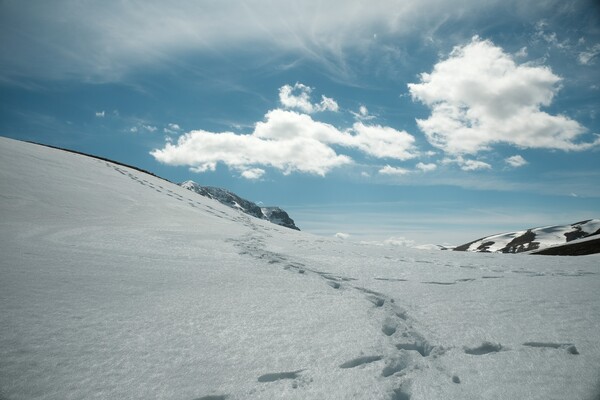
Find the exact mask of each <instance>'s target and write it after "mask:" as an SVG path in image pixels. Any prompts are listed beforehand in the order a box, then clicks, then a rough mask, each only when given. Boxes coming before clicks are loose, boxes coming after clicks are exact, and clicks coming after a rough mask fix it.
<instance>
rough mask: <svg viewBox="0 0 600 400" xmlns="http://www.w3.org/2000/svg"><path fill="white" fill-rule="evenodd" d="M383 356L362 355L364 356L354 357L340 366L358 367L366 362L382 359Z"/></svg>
mask: <svg viewBox="0 0 600 400" xmlns="http://www.w3.org/2000/svg"><path fill="white" fill-rule="evenodd" d="M382 358H383V357H382V356H362V357H357V358H353V359H352V360H350V361H346V362H345V363H343V364H341V365H340V368H344V369H346V368H356V367H358V366H360V365H364V364H370V363H372V362H375V361H379V360H381V359H382Z"/></svg>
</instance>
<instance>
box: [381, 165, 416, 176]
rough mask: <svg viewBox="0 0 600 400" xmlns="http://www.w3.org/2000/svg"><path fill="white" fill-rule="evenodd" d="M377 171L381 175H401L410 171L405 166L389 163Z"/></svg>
mask: <svg viewBox="0 0 600 400" xmlns="http://www.w3.org/2000/svg"><path fill="white" fill-rule="evenodd" d="M379 173H380V174H382V175H392V176H394V175H395V176H401V175H406V174H409V173H410V171H409V170H408V169H405V168H398V167H392V166H390V165H386V166H385V167H383V168H381V169H380V170H379Z"/></svg>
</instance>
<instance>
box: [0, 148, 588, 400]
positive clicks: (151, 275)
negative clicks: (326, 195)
mask: <svg viewBox="0 0 600 400" xmlns="http://www.w3.org/2000/svg"><path fill="white" fill-rule="evenodd" d="M0 167H1V168H0V188H1V190H0V193H1V196H2V197H1V198H2V201H1V203H0V216H1V218H0V227H1V230H0V238H1V240H0V252H1V254H2V255H3V256H2V262H1V263H0V398H2V399H4V398H6V399H55V398H61V399H94V398H97V399H109V398H111V399H112V398H128V399H138V398H139V399H142V398H144V399H147V398H153V399H190V400H193V399H196V400H197V399H204V400H209V399H212V400H214V399H273V398H285V399H349V398H356V399H386V400H388V399H392V400H406V399H413V400H414V399H515V398H523V399H524V398H527V399H591V398H593V396H595V395H596V396H597V394H598V393H599V391H598V386H597V384H598V382H599V380H598V378H599V377H600V375H599V373H600V368H599V367H598V365H600V345H599V344H598V340H597V339H598V335H597V332H598V327H599V325H600V295H599V293H600V290H599V289H600V266H599V265H600V263H599V261H600V257H598V256H585V257H565V258H562V257H542V256H526V255H502V254H473V253H455V252H441V251H423V250H415V249H406V248H394V247H379V246H369V245H359V244H353V243H348V242H340V241H337V240H335V239H334V238H332V239H327V238H319V237H315V236H312V235H310V234H307V233H304V232H297V231H292V230H290V229H286V228H281V227H278V226H276V225H273V224H271V223H268V222H265V221H262V220H258V219H254V218H250V217H248V216H246V215H245V214H242V213H240V212H237V211H235V210H232V209H230V208H227V207H225V206H222V205H221V204H219V203H217V202H216V201H212V200H210V199H206V198H204V197H202V196H199V195H195V194H194V193H191V192H190V191H188V190H186V189H183V188H180V187H178V186H176V185H174V184H171V183H168V182H165V181H163V180H161V179H158V178H156V177H152V176H149V175H146V174H144V173H141V172H139V171H135V170H132V169H129V168H127V167H123V166H118V165H115V164H112V163H109V162H105V161H101V160H96V159H91V158H87V157H84V156H80V155H74V154H70V153H64V152H61V151H58V150H53V149H47V148H44V147H39V146H34V145H30V144H24V143H19V142H15V141H12V140H8V139H1V138H0Z"/></svg>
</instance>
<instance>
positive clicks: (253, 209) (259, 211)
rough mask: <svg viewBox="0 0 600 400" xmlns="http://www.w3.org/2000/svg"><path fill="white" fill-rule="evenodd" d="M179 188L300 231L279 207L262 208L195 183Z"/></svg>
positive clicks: (216, 188) (184, 184)
mask: <svg viewBox="0 0 600 400" xmlns="http://www.w3.org/2000/svg"><path fill="white" fill-rule="evenodd" d="M179 186H181V187H182V188H184V189H188V190H191V191H192V192H195V193H198V194H199V195H201V196H204V197H208V198H210V199H213V200H216V201H218V202H219V203H221V204H224V205H226V206H228V207H231V208H234V209H238V210H240V211H242V212H243V213H246V214H248V215H251V216H253V217H256V218H259V219H264V220H267V221H269V222H272V223H274V224H277V225H280V226H283V227H286V228H290V229H295V230H297V231H299V230H300V228H298V227H297V226H296V224H295V223H294V220H293V219H292V218H290V216H289V215H288V213H287V212H285V211H284V210H283V209H281V208H279V207H260V206H259V205H257V204H256V203H254V202H252V201H250V200H246V199H244V198H242V197H240V196H238V195H237V194H235V193H233V192H230V191H229V190H227V189H223V188H219V187H214V186H202V185H200V184H198V183H196V182H194V181H185V182H182V183H180V184H179Z"/></svg>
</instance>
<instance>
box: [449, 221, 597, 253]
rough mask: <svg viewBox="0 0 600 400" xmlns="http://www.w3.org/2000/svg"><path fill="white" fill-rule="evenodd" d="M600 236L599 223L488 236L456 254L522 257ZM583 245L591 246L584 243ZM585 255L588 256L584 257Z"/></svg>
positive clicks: (582, 223) (548, 227) (458, 249)
mask: <svg viewBox="0 0 600 400" xmlns="http://www.w3.org/2000/svg"><path fill="white" fill-rule="evenodd" d="M596 235H600V219H589V220H586V221H580V222H576V223H574V224H570V225H556V226H544V227H539V228H530V229H526V230H523V231H516V232H508V233H501V234H497V235H491V236H486V237H484V238H481V239H477V240H475V241H472V242H469V243H465V244H463V245H461V246H457V247H455V248H454V250H455V251H471V252H483V253H521V252H525V251H533V250H543V249H545V248H548V247H553V246H559V245H561V246H563V245H565V244H566V243H570V244H571V245H573V244H575V243H579V242H580V239H583V238H590V237H593V236H596ZM597 237H598V238H600V236H597ZM584 243H588V241H585V242H584ZM584 254H585V253H584Z"/></svg>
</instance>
